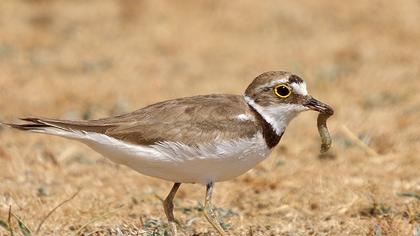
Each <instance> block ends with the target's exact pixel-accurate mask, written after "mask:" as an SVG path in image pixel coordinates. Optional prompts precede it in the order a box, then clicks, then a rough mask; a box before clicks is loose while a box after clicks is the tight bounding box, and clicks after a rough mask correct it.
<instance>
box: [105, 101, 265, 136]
mask: <svg viewBox="0 0 420 236" xmlns="http://www.w3.org/2000/svg"><path fill="white" fill-rule="evenodd" d="M248 109H249V108H248V106H247V104H246V103H245V102H244V101H243V98H242V97H241V96H235V95H207V96H196V97H188V98H181V99H176V100H170V101H166V102H162V103H157V104H154V105H151V106H148V107H145V108H143V109H140V110H138V111H136V112H133V113H131V114H127V115H123V116H120V117H117V118H116V119H115V118H114V119H111V120H107V119H106V120H103V122H104V123H107V124H112V123H114V124H115V123H118V122H121V121H122V120H124V122H123V123H120V124H119V125H118V126H115V127H112V128H110V129H108V130H107V131H106V132H105V134H107V135H109V136H111V137H114V138H117V139H120V140H124V141H128V142H131V143H141V144H152V143H156V142H161V141H175V142H182V143H185V144H194V143H200V142H208V141H211V140H214V139H215V138H218V137H220V138H237V137H252V136H253V135H255V133H256V132H258V128H257V126H256V123H255V122H256V121H255V120H245V121H240V120H239V119H238V118H237V116H238V115H240V114H244V113H245V112H246V113H247V114H248V112H249V110H248ZM250 115H251V114H250ZM250 117H253V116H252V115H251V116H250Z"/></svg>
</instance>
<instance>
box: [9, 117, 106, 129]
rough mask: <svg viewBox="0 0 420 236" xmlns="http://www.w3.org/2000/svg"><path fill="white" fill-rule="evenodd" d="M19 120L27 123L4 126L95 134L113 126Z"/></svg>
mask: <svg viewBox="0 0 420 236" xmlns="http://www.w3.org/2000/svg"><path fill="white" fill-rule="evenodd" d="M20 120H22V121H26V122H27V123H24V124H14V123H5V125H6V126H9V127H11V128H15V129H20V130H28V131H39V130H40V129H41V130H42V129H46V128H56V129H61V130H67V131H70V130H75V131H84V132H95V133H105V132H106V130H108V129H109V128H111V127H113V125H110V124H100V123H96V122H94V121H70V120H58V119H48V118H37V117H25V118H20Z"/></svg>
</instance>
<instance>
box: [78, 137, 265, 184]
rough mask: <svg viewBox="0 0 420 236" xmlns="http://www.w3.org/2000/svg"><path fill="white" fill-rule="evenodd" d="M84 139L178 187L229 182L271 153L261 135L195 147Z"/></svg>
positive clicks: (129, 165) (101, 151) (106, 138)
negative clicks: (191, 184) (179, 184)
mask: <svg viewBox="0 0 420 236" xmlns="http://www.w3.org/2000/svg"><path fill="white" fill-rule="evenodd" d="M83 136H84V138H83V139H82V140H81V141H82V142H84V143H85V144H87V145H88V146H89V147H91V148H92V149H94V150H95V151H97V152H99V153H101V154H102V155H103V156H105V157H107V158H109V159H110V160H112V161H114V162H116V163H119V164H123V165H126V166H128V167H130V168H132V169H134V170H136V171H138V172H140V173H142V174H145V175H148V176H153V177H157V178H161V179H165V180H168V181H172V182H180V183H202V184H207V183H209V182H217V181H225V180H229V179H232V178H234V177H236V176H239V175H241V174H243V173H245V172H247V171H248V170H249V169H251V168H253V167H254V166H255V165H256V164H257V163H259V162H260V161H262V160H264V159H265V158H266V157H267V156H268V155H269V153H270V149H269V148H268V147H267V146H266V144H265V140H264V138H263V136H262V135H261V134H257V135H256V136H254V137H252V138H246V139H237V140H231V141H226V140H215V141H214V142H212V143H206V144H199V145H197V146H196V147H191V146H187V145H184V144H181V143H175V142H163V143H159V144H155V145H150V146H142V145H134V144H130V143H125V142H122V141H119V140H117V139H114V138H111V137H109V136H106V135H103V134H98V133H84V134H83Z"/></svg>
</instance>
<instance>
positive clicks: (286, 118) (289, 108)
mask: <svg viewBox="0 0 420 236" xmlns="http://www.w3.org/2000/svg"><path fill="white" fill-rule="evenodd" d="M244 99H245V101H246V102H247V103H248V105H250V106H251V107H252V108H254V109H255V110H256V111H257V112H258V113H259V114H260V115H261V116H262V117H263V118H264V119H265V120H266V121H267V122H268V123H269V124H270V125H271V126H272V127H273V129H274V130H275V131H276V133H277V135H281V134H283V132H284V130H285V129H286V126H287V125H288V124H289V122H290V121H291V120H292V119H293V118H294V117H295V116H296V115H297V114H298V113H299V111H301V110H302V108H301V106H300V105H295V104H279V105H276V106H271V107H263V106H260V105H258V104H257V103H256V102H255V101H254V100H253V99H252V98H250V97H248V96H244Z"/></svg>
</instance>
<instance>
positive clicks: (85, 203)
mask: <svg viewBox="0 0 420 236" xmlns="http://www.w3.org/2000/svg"><path fill="white" fill-rule="evenodd" d="M419 29H420V2H419V1H418V0H401V1H379V0H372V1H363V0H356V1H352V2H351V3H350V2H346V1H334V2H333V1H328V0H320V1H310V0H299V1H281V2H280V1H274V0H273V1H251V0H244V1H210V0H207V1H193V0H186V1H176V2H175V1H136V0H112V1H111V0H90V1H82V0H73V1H64V0H50V1H49V0H26V1H23V0H22V1H20V0H9V1H1V2H0V120H3V121H14V120H15V119H16V118H17V117H21V116H30V115H37V116H44V117H55V118H66V119H92V118H99V117H103V116H108V115H115V114H121V113H123V112H128V111H131V110H134V109H137V108H140V107H142V106H145V105H147V104H151V103H154V102H157V101H161V100H165V99H169V98H176V97H181V96H189V95H196V94H208V93H236V94H241V93H242V92H243V90H244V89H245V88H246V86H247V84H248V83H249V82H250V81H251V80H252V79H253V78H254V77H255V76H257V75H258V74H260V73H262V72H264V71H269V70H287V71H292V72H294V73H296V74H298V75H300V76H302V77H303V78H305V79H306V81H307V83H308V88H309V90H310V93H311V94H312V95H313V96H315V97H317V98H319V99H320V100H323V101H325V102H327V103H329V104H331V105H332V106H333V107H334V108H335V111H336V115H335V116H334V117H333V118H332V119H331V120H330V122H329V127H330V130H331V133H332V135H333V138H334V146H333V149H332V151H331V153H330V155H329V156H327V157H323V158H320V157H318V152H319V144H320V143H319V142H320V140H319V137H318V134H317V130H316V114H315V113H313V112H308V113H305V114H302V115H300V116H299V117H298V118H296V119H295V120H294V121H293V122H292V123H291V125H290V126H289V127H288V130H287V131H286V133H285V135H284V137H283V139H282V141H281V143H280V144H279V145H278V147H277V148H276V149H275V151H274V152H273V154H272V155H271V157H270V158H268V159H267V160H265V161H264V162H262V163H261V164H259V165H258V166H257V167H256V168H254V169H253V170H251V171H249V172H248V173H247V174H245V175H243V176H241V177H238V178H236V179H234V180H232V181H228V182H223V183H218V184H217V185H216V189H215V195H214V203H215V204H216V205H217V206H218V207H219V209H218V212H219V214H220V215H221V217H222V219H223V222H224V225H225V227H226V228H227V229H228V232H229V233H230V234H232V235H420V159H419V154H418V153H419V152H420V145H419V140H420V126H419V121H420V93H419V90H420V64H419V63H420V43H419V42H420V30H419ZM170 187H171V183H168V182H165V181H161V180H158V179H154V178H149V177H146V176H143V175H140V174H138V173H136V172H134V171H132V170H130V169H128V168H127V167H124V166H117V165H115V164H113V163H111V162H109V161H107V160H106V159H104V158H103V157H101V156H99V155H98V154H96V153H94V152H93V151H91V150H90V149H88V148H87V147H85V146H83V145H82V144H79V143H77V142H75V141H69V140H65V139H62V138H56V137H49V136H44V135H37V134H28V133H23V132H18V131H13V130H8V129H1V130H0V223H1V224H0V235H8V234H9V231H8V230H6V227H7V226H5V225H8V224H9V225H10V226H11V227H12V228H13V229H14V232H15V235H19V234H20V231H21V230H22V228H23V227H22V226H21V227H19V224H18V221H17V217H19V218H20V219H21V222H22V223H23V224H25V225H27V227H28V228H29V230H30V231H31V232H32V235H78V234H83V235H130V234H133V235H136V234H138V235H168V234H167V233H165V232H167V231H168V228H167V224H166V219H165V217H164V213H163V210H162V206H161V201H160V199H161V198H163V197H164V196H165V195H166V194H167V192H168V191H169V189H170ZM76 193H77V194H76ZM204 193H205V189H204V187H203V186H200V185H182V186H181V189H180V191H179V194H178V195H177V198H176V201H175V205H176V207H175V215H176V218H177V220H178V221H179V223H180V228H181V231H182V232H183V234H185V235H216V233H215V231H214V230H213V229H212V228H211V227H210V225H209V224H208V223H207V222H206V221H205V219H204V217H203V215H202V212H201V211H202V202H203V197H204ZM74 194H76V195H74ZM72 196H74V197H73V198H72V199H70V198H71V197H72ZM66 200H68V201H66ZM60 203H63V204H62V205H60V206H59V207H58V208H57V209H56V210H55V211H52V210H53V209H54V208H55V207H56V206H57V205H59V204H60ZM9 211H10V212H11V213H12V214H11V217H10V220H8V218H9ZM49 213H52V214H50V215H49V216H48V217H47V215H48V214H49ZM13 214H14V215H15V216H16V217H14V216H13ZM42 221H44V222H43V224H42V225H41V227H40V229H39V231H38V233H36V231H37V228H38V226H39V225H40V223H41V222H42ZM416 228H417V234H415V231H416Z"/></svg>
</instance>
